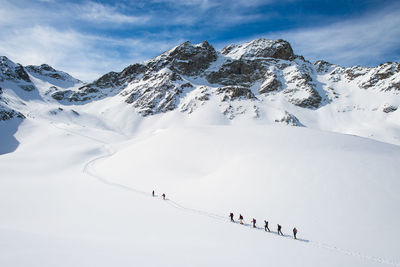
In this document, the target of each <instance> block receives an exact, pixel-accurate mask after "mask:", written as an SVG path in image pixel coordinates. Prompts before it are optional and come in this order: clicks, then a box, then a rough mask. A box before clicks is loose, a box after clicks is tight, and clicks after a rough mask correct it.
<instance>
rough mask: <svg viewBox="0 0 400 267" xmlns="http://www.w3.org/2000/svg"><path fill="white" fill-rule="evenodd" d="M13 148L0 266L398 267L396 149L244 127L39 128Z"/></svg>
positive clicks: (21, 135)
mask: <svg viewBox="0 0 400 267" xmlns="http://www.w3.org/2000/svg"><path fill="white" fill-rule="evenodd" d="M153 123H157V122H155V121H154V122H153ZM16 138H17V139H18V140H19V141H20V142H21V144H20V146H19V147H18V149H17V150H16V151H15V152H14V153H11V154H6V155H3V156H2V157H1V160H0V166H1V169H2V170H3V172H4V173H6V175H5V176H2V177H1V180H0V182H1V184H2V186H1V187H0V191H1V194H0V199H1V201H0V203H1V204H0V207H1V210H2V220H1V225H0V236H1V239H0V240H1V241H0V247H1V250H0V251H1V253H0V264H1V265H2V266H27V265H29V266H54V265H57V266H88V265H89V266H110V265H113V266H118V265H121V266H126V265H141V266H159V265H164V266H187V265H193V266H204V265H208V266H219V265H234V266H241V265H243V264H249V265H255V266H265V265H268V264H270V265H273V266H293V265H297V266H385V265H386V266H400V258H399V255H398V248H399V247H398V244H397V240H398V238H399V235H398V231H397V227H398V224H399V223H400V218H399V216H398V213H397V210H398V205H399V202H400V199H399V194H398V192H397V189H398V188H399V183H400V181H399V179H398V176H397V166H398V164H399V158H400V157H399V156H400V149H399V148H398V146H394V145H388V144H384V143H379V142H376V141H371V140H368V139H363V138H359V137H353V136H347V135H340V134H330V133H326V132H319V131H314V130H309V129H304V128H292V127H277V126H254V125H253V126H245V127H244V126H206V125H203V126H197V127H195V126H186V127H171V128H164V129H162V130H156V131H153V132H152V133H148V132H143V133H142V134H139V135H138V136H136V137H135V138H134V139H127V138H126V137H125V136H122V135H117V134H115V133H113V132H111V131H109V130H106V129H104V130H100V129H99V128H97V129H93V128H92V127H90V128H89V129H88V127H80V126H77V125H73V124H69V125H68V124H66V123H60V122H53V123H52V124H49V123H48V122H47V121H45V120H40V119H38V118H36V119H34V120H28V121H25V122H24V123H23V125H22V126H21V127H20V130H19V131H18V133H17V135H16ZM21 164H23V168H21ZM365 166H368V168H366V167H365ZM382 170H385V171H384V172H382ZM153 189H154V190H156V193H157V194H158V195H159V194H161V193H162V192H165V193H166V194H167V198H168V199H169V200H167V201H163V200H161V199H160V198H159V197H157V198H152V197H151V194H150V192H151V190H153ZM229 212H234V213H235V216H237V215H238V213H242V214H243V215H244V218H245V222H246V223H249V221H250V218H252V217H255V218H256V219H257V225H258V226H262V220H263V219H268V220H269V221H270V228H271V230H273V231H276V223H280V224H282V225H283V232H284V234H285V235H287V237H279V236H277V235H276V234H274V233H265V232H263V230H262V229H260V230H256V229H251V228H250V227H248V226H240V225H238V224H232V223H230V222H229V221H228V218H227V217H228V216H227V215H228V214H229ZM294 226H296V227H297V228H298V229H299V238H301V240H299V241H295V240H293V239H291V237H290V234H291V229H292V227H294ZM154 256H156V257H154Z"/></svg>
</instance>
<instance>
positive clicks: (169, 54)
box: [3, 39, 400, 142]
mask: <svg viewBox="0 0 400 267" xmlns="http://www.w3.org/2000/svg"><path fill="white" fill-rule="evenodd" d="M3 61H5V62H8V61H6V60H5V59H4V60H3ZM7 64H8V65H11V66H14V65H12V64H11V63H7ZM7 64H4V65H7ZM8 69H12V70H18V66H17V67H14V68H8ZM19 70H20V72H22V71H24V72H25V70H24V68H23V67H22V66H19ZM26 70H27V72H25V73H26V74H27V76H26V77H28V78H29V77H30V78H34V79H33V80H34V81H35V85H34V86H36V85H37V84H38V82H39V81H41V88H43V87H46V86H47V88H49V86H50V85H53V86H50V89H48V90H47V91H46V95H47V96H48V97H49V98H50V97H51V101H56V102H58V103H60V104H62V105H80V106H81V105H89V104H90V105H93V106H96V105H97V102H99V103H101V104H98V105H99V108H100V109H102V108H105V106H104V103H108V102H110V103H113V104H112V105H113V106H114V107H115V108H116V109H118V107H119V106H121V107H125V106H127V107H129V108H130V112H131V113H132V114H138V115H140V116H143V117H147V116H152V115H156V114H164V113H168V112H177V113H182V114H186V115H187V116H192V114H199V115H196V116H200V114H202V113H204V112H206V111H205V110H213V113H215V116H223V117H224V118H225V119H227V120H228V121H231V122H233V121H235V120H237V119H238V120H241V121H243V120H245V121H253V120H256V121H259V122H266V123H284V124H289V125H296V126H305V127H311V128H318V129H324V130H332V131H338V132H351V133H354V134H358V135H362V136H374V137H375V138H378V139H381V140H382V139H385V140H386V138H383V137H382V138H380V137H377V136H383V135H385V134H382V131H381V130H379V129H382V128H385V127H392V128H393V133H392V134H391V136H392V138H395V136H396V135H397V132H398V131H399V129H398V128H399V125H400V122H399V115H398V113H399V111H397V110H398V107H399V106H400V100H399V99H398V94H399V93H400V90H399V88H400V85H399V84H400V67H399V64H398V63H396V62H394V63H385V64H382V65H380V66H377V67H360V66H355V67H350V68H344V67H341V66H338V65H335V64H331V63H328V62H326V61H323V60H320V61H317V62H315V63H314V64H313V63H311V62H309V61H308V60H306V59H304V58H303V57H302V56H298V55H295V54H294V52H293V49H292V47H291V45H290V44H289V43H288V42H287V41H284V40H281V39H278V40H267V39H257V40H254V41H251V42H247V43H243V44H238V45H229V46H227V47H225V48H224V49H222V50H221V51H219V52H218V51H216V50H215V49H214V48H213V47H212V46H211V45H210V44H209V43H208V42H207V41H204V42H202V43H199V44H192V43H190V42H184V43H182V44H180V45H178V46H176V47H173V48H172V49H170V50H168V51H166V52H164V53H162V54H161V55H159V56H157V57H154V58H152V59H150V60H148V61H145V62H142V63H135V64H132V65H130V66H127V67H126V68H125V69H123V70H122V71H121V72H109V73H107V74H104V75H103V76H101V77H100V78H99V79H97V80H95V81H93V82H92V83H88V84H81V83H79V81H78V80H76V79H73V78H72V77H70V76H69V75H67V74H65V73H64V72H61V71H56V70H54V69H53V68H51V67H50V66H48V65H41V66H28V67H26ZM12 73H17V71H14V72H12ZM28 74H29V75H28ZM16 75H17V74H15V75H14V76H13V77H15V76H16ZM26 77H25V78H26ZM23 78H24V77H21V78H20V79H19V80H20V81H21V82H24V83H27V82H26V81H25V80H24V79H23ZM17 80H18V79H17ZM26 80H27V79H26ZM31 80H32V79H31ZM66 81H69V82H71V84H70V85H74V86H73V87H70V88H65V87H68V86H65V87H63V86H61V85H62V84H65V82H66ZM75 82H77V83H75ZM55 84H59V86H57V85H55ZM54 85H55V86H54ZM3 89H4V88H3ZM207 112H208V111H207ZM338 118H340V119H338ZM370 118H374V120H376V121H377V124H376V125H379V126H377V129H373V130H372V128H368V127H367V126H366V125H368V123H369V122H371V119H370ZM332 121H333V122H332ZM349 125H357V126H356V127H355V126H351V127H350V126H349ZM349 127H350V128H352V130H350V131H349V130H348V129H349ZM353 128H354V129H353ZM396 138H397V137H396ZM396 138H395V139H396ZM396 140H397V139H396ZM396 140H394V139H391V142H397V141H396Z"/></svg>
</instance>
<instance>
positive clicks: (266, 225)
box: [264, 220, 271, 232]
mask: <svg viewBox="0 0 400 267" xmlns="http://www.w3.org/2000/svg"><path fill="white" fill-rule="evenodd" d="M264 223H265V226H264V229H265V232H266V231H267V230H268V232H271V231H270V230H269V228H268V221H266V220H264Z"/></svg>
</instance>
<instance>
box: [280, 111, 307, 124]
mask: <svg viewBox="0 0 400 267" xmlns="http://www.w3.org/2000/svg"><path fill="white" fill-rule="evenodd" d="M275 122H279V123H285V124H286V125H291V126H303V124H302V123H301V122H300V121H299V119H298V118H296V116H294V115H293V114H290V113H289V112H287V111H285V114H284V116H283V117H282V118H281V119H276V120H275Z"/></svg>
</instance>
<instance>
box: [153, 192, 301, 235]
mask: <svg viewBox="0 0 400 267" xmlns="http://www.w3.org/2000/svg"><path fill="white" fill-rule="evenodd" d="M151 195H152V196H153V197H155V196H156V195H155V192H154V190H153V191H152V192H151ZM161 196H162V198H163V200H165V197H166V195H165V193H163V194H162V195H161ZM229 218H230V219H231V222H235V219H234V215H233V212H231V213H229ZM256 222H257V220H256V219H255V218H253V219H252V220H251V224H252V226H253V228H257V226H256ZM239 223H240V224H243V215H242V214H239ZM264 224H265V225H264V230H265V231H266V232H267V231H268V232H271V230H270V229H269V227H268V221H267V220H264ZM277 227H278V235H282V236H284V234H283V233H282V225H280V224H277ZM297 232H298V231H297V229H296V227H294V228H293V237H294V239H297V236H296V235H297Z"/></svg>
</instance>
